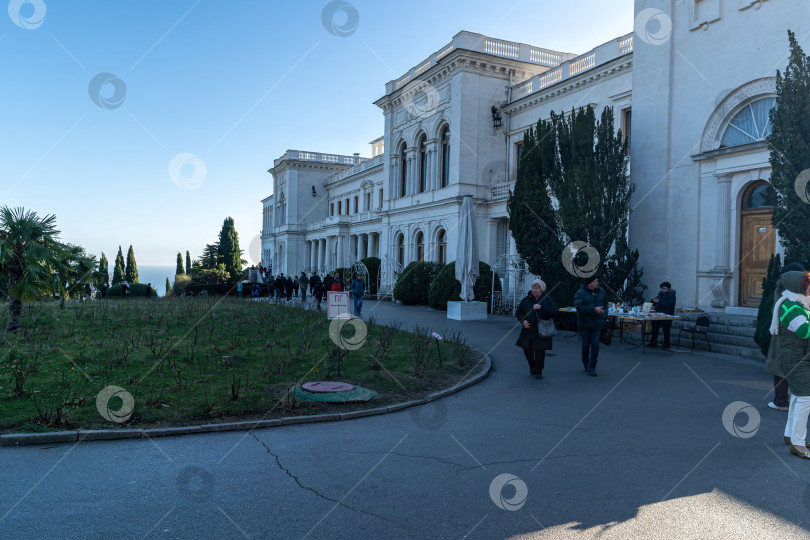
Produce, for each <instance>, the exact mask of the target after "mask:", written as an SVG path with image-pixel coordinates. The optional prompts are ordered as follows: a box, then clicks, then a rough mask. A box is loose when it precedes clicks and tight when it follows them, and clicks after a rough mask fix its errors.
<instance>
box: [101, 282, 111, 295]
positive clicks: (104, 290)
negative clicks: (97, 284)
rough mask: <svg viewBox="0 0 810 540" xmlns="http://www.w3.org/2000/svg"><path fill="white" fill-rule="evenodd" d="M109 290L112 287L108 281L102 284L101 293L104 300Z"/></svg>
mask: <svg viewBox="0 0 810 540" xmlns="http://www.w3.org/2000/svg"><path fill="white" fill-rule="evenodd" d="M109 288H110V285H109V284H108V283H107V282H106V281H105V282H104V283H102V284H101V288H100V289H99V290H100V291H101V297H102V298H104V297H105V296H107V289H109Z"/></svg>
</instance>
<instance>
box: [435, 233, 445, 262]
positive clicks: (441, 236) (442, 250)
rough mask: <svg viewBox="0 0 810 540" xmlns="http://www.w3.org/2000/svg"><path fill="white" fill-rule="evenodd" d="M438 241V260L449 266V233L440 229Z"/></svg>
mask: <svg viewBox="0 0 810 540" xmlns="http://www.w3.org/2000/svg"><path fill="white" fill-rule="evenodd" d="M437 239H438V246H439V252H438V260H439V262H440V263H442V264H447V232H445V230H444V229H440V230H439V234H438V235H437Z"/></svg>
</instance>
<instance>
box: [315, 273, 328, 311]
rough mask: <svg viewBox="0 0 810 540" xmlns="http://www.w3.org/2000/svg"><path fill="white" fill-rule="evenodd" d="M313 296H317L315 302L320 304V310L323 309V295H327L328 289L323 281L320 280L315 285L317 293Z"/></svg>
mask: <svg viewBox="0 0 810 540" xmlns="http://www.w3.org/2000/svg"><path fill="white" fill-rule="evenodd" d="M312 294H313V296H315V300H316V301H317V302H318V309H321V300H323V295H325V294H326V287H325V286H324V284H323V282H322V281H320V280H319V281H318V282H317V283H316V284H315V291H314V292H313V293H312Z"/></svg>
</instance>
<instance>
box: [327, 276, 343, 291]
mask: <svg viewBox="0 0 810 540" xmlns="http://www.w3.org/2000/svg"><path fill="white" fill-rule="evenodd" d="M329 290H330V291H336V292H340V291H342V290H343V279H342V278H341V277H340V273H339V272H335V274H334V275H333V276H332V281H331V282H330V283H329Z"/></svg>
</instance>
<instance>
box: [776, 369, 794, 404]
mask: <svg viewBox="0 0 810 540" xmlns="http://www.w3.org/2000/svg"><path fill="white" fill-rule="evenodd" d="M773 404H774V405H776V406H777V407H787V406H789V405H790V398H789V397H788V382H787V379H783V378H782V377H780V376H779V375H774V376H773Z"/></svg>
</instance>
